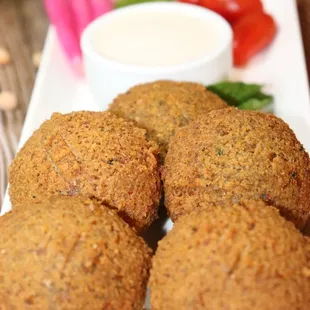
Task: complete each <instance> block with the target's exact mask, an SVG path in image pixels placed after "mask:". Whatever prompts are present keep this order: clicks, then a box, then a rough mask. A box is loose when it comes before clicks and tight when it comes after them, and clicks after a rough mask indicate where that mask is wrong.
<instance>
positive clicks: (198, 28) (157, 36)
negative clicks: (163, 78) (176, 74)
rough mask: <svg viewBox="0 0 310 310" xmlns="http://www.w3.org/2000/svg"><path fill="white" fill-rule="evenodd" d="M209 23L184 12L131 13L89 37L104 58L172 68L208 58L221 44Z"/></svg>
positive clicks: (213, 25)
mask: <svg viewBox="0 0 310 310" xmlns="http://www.w3.org/2000/svg"><path fill="white" fill-rule="evenodd" d="M219 33H220V31H219V29H218V27H217V25H216V24H214V23H212V22H211V21H206V20H203V19H200V18H199V17H196V16H191V15H189V14H186V13H185V12H178V11H176V12H173V11H169V12H163V11H157V10H155V11H154V12H150V11H149V12H140V11H136V12H134V11H133V12H130V14H127V15H120V16H118V17H117V18H114V19H113V20H111V21H110V22H108V23H106V24H105V25H104V26H102V27H101V28H100V29H97V31H96V32H94V34H93V36H92V43H93V45H94V47H95V49H96V50H97V51H98V52H99V53H100V54H102V55H103V56H105V57H107V58H109V59H111V60H115V61H118V62H121V63H125V64H132V65H139V66H151V67H158V66H173V65H180V64H184V63H187V62H192V61H195V60H198V59H201V58H203V57H205V56H208V55H211V54H212V53H213V52H214V51H215V50H216V49H217V48H218V45H219V43H220V38H219Z"/></svg>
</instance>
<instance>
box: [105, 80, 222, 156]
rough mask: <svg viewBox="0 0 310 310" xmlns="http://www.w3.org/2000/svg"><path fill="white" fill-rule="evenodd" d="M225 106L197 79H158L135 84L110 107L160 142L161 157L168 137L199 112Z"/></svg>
mask: <svg viewBox="0 0 310 310" xmlns="http://www.w3.org/2000/svg"><path fill="white" fill-rule="evenodd" d="M222 108H227V104H226V103H225V102H224V101H223V100H222V99H220V98H219V97H218V96H217V95H215V94H213V93H212V92H210V91H208V90H206V88H205V87H204V86H203V85H201V84H197V83H189V82H172V81H157V82H153V83H147V84H142V85H138V86H135V87H133V88H131V89H130V90H129V91H128V92H127V93H125V94H122V95H120V96H118V97H117V98H116V99H115V100H114V101H113V103H112V104H111V105H110V111H111V112H112V113H114V114H116V115H118V116H120V117H123V118H124V119H128V120H132V121H134V122H135V124H136V125H137V126H138V127H141V128H144V129H146V130H147V134H148V137H149V139H150V140H154V141H156V142H157V143H158V145H159V146H160V155H161V159H162V160H163V159H164V157H165V156H166V153H167V148H168V143H169V141H170V138H171V137H172V136H173V135H174V134H175V130H176V129H177V128H179V127H182V126H185V125H187V124H188V123H189V122H190V121H191V120H192V119H193V118H195V117H196V116H198V115H204V114H206V113H208V112H210V111H212V110H215V109H222Z"/></svg>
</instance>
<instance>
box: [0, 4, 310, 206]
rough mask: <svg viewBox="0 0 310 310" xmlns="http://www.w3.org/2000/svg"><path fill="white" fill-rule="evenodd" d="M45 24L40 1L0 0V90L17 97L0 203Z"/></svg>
mask: <svg viewBox="0 0 310 310" xmlns="http://www.w3.org/2000/svg"><path fill="white" fill-rule="evenodd" d="M275 1H276V0H275ZM278 1H279V0H278ZM282 1H285V0H282ZM298 8H299V14H300V20H301V27H302V32H303V38H304V44H305V53H306V59H307V66H308V74H309V76H310V0H298ZM47 27H48V21H47V18H46V16H45V13H44V9H43V6H42V0H0V46H4V47H6V48H7V49H8V50H9V51H10V54H11V56H12V62H11V64H9V65H6V66H0V91H1V90H6V91H12V92H13V93H15V94H16V95H17V98H18V107H17V108H16V109H14V110H13V111H9V112H0V206H1V202H2V199H3V195H4V189H5V187H6V183H7V166H8V164H9V163H10V162H11V160H12V158H13V156H14V154H15V151H16V147H17V143H18V140H19V136H20V132H21V129H22V125H23V121H24V118H25V115H26V112H27V106H28V103H29V99H30V96H31V92H32V88H33V84H34V80H35V76H36V68H35V66H34V65H33V63H32V55H33V54H34V53H36V52H39V51H41V50H42V47H43V43H44V39H45V36H46V32H47ZM0 209H1V208H0Z"/></svg>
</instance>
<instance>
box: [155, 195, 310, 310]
mask: <svg viewBox="0 0 310 310" xmlns="http://www.w3.org/2000/svg"><path fill="white" fill-rule="evenodd" d="M309 245H310V244H309V240H307V239H306V238H305V237H303V236H302V234H301V233H300V232H299V231H298V230H297V229H296V228H295V227H294V225H293V224H292V223H290V222H287V221H286V220H285V219H284V218H282V217H281V216H280V215H279V214H278V210H277V209H275V208H273V207H270V206H268V207H267V206H265V205H264V203H263V202H257V201H254V202H253V201H252V202H251V201H244V202H243V203H242V204H241V205H234V206H230V207H227V208H223V207H214V206H209V207H208V206H205V210H200V211H193V212H192V213H191V214H189V215H188V216H183V217H182V218H180V219H179V220H178V221H177V222H176V224H175V226H174V228H173V229H172V231H170V232H169V233H168V235H167V236H166V237H165V238H164V239H163V240H162V241H160V242H159V247H158V249H157V252H156V254H155V257H154V258H153V263H152V265H153V267H152V269H151V277H150V288H151V304H152V310H162V309H165V310H203V309H208V310H224V309H225V310H233V309H238V310H262V309H264V310H307V309H310V294H309V292H310V246H309Z"/></svg>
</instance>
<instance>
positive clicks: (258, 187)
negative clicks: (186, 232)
mask: <svg viewBox="0 0 310 310" xmlns="http://www.w3.org/2000/svg"><path fill="white" fill-rule="evenodd" d="M162 179H163V181H164V189H165V202H166V206H167V208H168V210H169V213H170V216H171V217H172V218H173V219H174V220H176V219H177V218H178V217H179V216H181V215H183V214H187V213H189V212H191V211H192V210H195V209H197V208H200V207H201V205H204V204H205V203H207V204H213V205H230V204H233V203H238V202H239V201H240V200H241V199H250V200H253V199H254V200H263V201H265V202H266V203H268V204H270V205H273V206H275V207H277V208H278V209H279V210H280V212H281V214H282V215H283V216H285V217H286V218H287V219H289V220H291V221H293V222H294V223H295V224H296V226H297V227H299V228H303V227H304V226H305V224H306V222H307V220H308V218H309V214H310V195H309V192H310V165H309V155H308V154H307V152H306V151H305V150H304V148H303V146H302V145H301V144H300V143H299V141H298V140H297V139H296V137H295V134H294V133H293V131H292V130H291V129H290V128H289V126H288V125H287V124H285V123H284V122H283V121H282V120H280V119H279V118H277V117H275V116H273V115H270V114H264V113H260V112H254V111H241V110H237V109H235V108H229V109H223V110H220V111H212V112H210V113H209V114H208V115H206V116H204V117H200V118H198V119H197V120H196V121H194V122H192V123H191V124H189V125H188V126H187V127H184V128H181V129H180V130H179V131H178V133H177V134H176V136H175V137H174V138H173V139H172V141H171V144H170V147H169V151H168V155H167V157H166V161H165V166H164V168H163V171H162Z"/></svg>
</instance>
